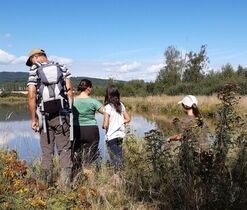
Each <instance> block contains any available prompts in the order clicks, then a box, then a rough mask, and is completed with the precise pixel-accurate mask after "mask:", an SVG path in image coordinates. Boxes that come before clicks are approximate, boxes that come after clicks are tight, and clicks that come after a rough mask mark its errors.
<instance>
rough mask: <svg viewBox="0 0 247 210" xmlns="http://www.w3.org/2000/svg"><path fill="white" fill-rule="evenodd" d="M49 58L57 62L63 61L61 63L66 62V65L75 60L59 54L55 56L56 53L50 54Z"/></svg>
mask: <svg viewBox="0 0 247 210" xmlns="http://www.w3.org/2000/svg"><path fill="white" fill-rule="evenodd" d="M49 60H51V61H55V62H58V63H61V64H66V65H67V64H70V63H72V62H73V60H72V59H70V58H64V57H58V56H55V55H52V56H49Z"/></svg>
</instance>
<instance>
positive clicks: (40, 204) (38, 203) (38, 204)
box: [28, 196, 46, 207]
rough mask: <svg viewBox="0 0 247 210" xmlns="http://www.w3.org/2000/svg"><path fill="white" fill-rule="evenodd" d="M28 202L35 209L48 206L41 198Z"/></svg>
mask: <svg viewBox="0 0 247 210" xmlns="http://www.w3.org/2000/svg"><path fill="white" fill-rule="evenodd" d="M28 202H29V204H30V205H31V206H33V207H45V206H46V202H45V201H44V200H42V198H41V197H40V196H38V197H35V198H29V199H28Z"/></svg>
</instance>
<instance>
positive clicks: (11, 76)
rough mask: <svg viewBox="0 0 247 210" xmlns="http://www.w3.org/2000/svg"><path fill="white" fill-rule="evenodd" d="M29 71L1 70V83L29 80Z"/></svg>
mask: <svg viewBox="0 0 247 210" xmlns="http://www.w3.org/2000/svg"><path fill="white" fill-rule="evenodd" d="M27 78H28V73H27V72H5V71H3V72H0V83H3V82H27Z"/></svg>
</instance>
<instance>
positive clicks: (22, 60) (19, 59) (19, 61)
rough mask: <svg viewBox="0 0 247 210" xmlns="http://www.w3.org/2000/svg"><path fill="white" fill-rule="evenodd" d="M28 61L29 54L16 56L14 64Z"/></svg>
mask: <svg viewBox="0 0 247 210" xmlns="http://www.w3.org/2000/svg"><path fill="white" fill-rule="evenodd" d="M26 61H27V56H20V57H18V58H15V59H14V60H13V61H12V63H13V64H25V63H26Z"/></svg>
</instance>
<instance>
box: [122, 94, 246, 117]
mask: <svg viewBox="0 0 247 210" xmlns="http://www.w3.org/2000/svg"><path fill="white" fill-rule="evenodd" d="M182 98H183V96H166V95H163V96H147V97H122V100H123V101H124V103H125V105H126V106H127V108H129V109H130V110H132V111H133V112H146V113H156V114H167V115H179V114H180V113H181V111H180V106H178V105H177V103H178V101H180V100H181V99H182ZM197 98H198V101H199V107H200V110H201V111H202V113H210V112H216V110H217V105H218V104H220V100H219V99H218V98H217V95H212V96H197ZM246 102H247V96H242V98H241V101H240V103H239V104H238V105H237V106H236V107H237V108H238V110H239V111H240V112H242V113H246V112H247V111H246V110H247V103H246Z"/></svg>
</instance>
